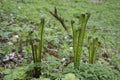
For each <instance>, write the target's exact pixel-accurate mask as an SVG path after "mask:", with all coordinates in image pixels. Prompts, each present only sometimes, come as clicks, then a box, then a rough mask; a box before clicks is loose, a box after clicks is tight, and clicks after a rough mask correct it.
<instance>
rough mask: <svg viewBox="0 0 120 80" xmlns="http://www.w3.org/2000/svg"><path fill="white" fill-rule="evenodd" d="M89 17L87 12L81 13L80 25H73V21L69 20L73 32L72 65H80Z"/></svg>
mask: <svg viewBox="0 0 120 80" xmlns="http://www.w3.org/2000/svg"><path fill="white" fill-rule="evenodd" d="M89 17H90V14H89V13H85V14H81V16H80V19H79V25H80V27H78V28H77V27H76V26H74V25H73V24H74V22H73V21H71V25H72V32H73V53H74V67H75V68H78V67H79V66H80V60H81V56H82V50H83V49H82V48H83V45H84V38H85V33H86V25H87V22H88V19H89Z"/></svg>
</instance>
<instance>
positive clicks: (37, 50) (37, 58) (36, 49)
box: [30, 18, 45, 77]
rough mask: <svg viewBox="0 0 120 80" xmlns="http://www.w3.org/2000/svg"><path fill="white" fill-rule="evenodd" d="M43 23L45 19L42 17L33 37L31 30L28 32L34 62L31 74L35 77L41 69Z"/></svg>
mask: <svg viewBox="0 0 120 80" xmlns="http://www.w3.org/2000/svg"><path fill="white" fill-rule="evenodd" d="M44 23H45V21H44V19H43V18H42V19H41V24H40V27H39V29H38V31H39V32H38V33H37V35H36V34H35V35H34V36H35V37H33V36H32V34H33V32H30V45H31V49H32V57H33V61H34V63H35V64H34V65H35V67H34V74H33V76H35V77H39V75H40V74H41V69H40V65H39V64H40V63H41V58H42V48H43V34H44ZM36 36H37V37H36ZM32 37H33V38H32Z"/></svg>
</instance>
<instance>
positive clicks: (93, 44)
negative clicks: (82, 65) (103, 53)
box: [89, 38, 98, 64]
mask: <svg viewBox="0 0 120 80" xmlns="http://www.w3.org/2000/svg"><path fill="white" fill-rule="evenodd" d="M97 49H98V38H92V39H91V41H89V63H91V64H94V63H95V61H96V54H97Z"/></svg>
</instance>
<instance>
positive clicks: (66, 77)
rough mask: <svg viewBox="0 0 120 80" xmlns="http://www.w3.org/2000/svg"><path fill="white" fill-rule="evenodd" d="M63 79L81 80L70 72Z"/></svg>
mask: <svg viewBox="0 0 120 80" xmlns="http://www.w3.org/2000/svg"><path fill="white" fill-rule="evenodd" d="M62 80H79V79H76V78H75V75H74V74H72V73H68V74H66V75H65V78H63V79H62Z"/></svg>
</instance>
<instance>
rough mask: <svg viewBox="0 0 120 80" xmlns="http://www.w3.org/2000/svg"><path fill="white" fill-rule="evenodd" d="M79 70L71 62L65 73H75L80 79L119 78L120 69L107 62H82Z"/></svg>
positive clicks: (107, 79)
mask: <svg viewBox="0 0 120 80" xmlns="http://www.w3.org/2000/svg"><path fill="white" fill-rule="evenodd" d="M79 67H80V68H79V70H76V69H74V64H73V63H71V64H69V65H68V66H67V67H66V68H65V69H64V70H63V71H64V72H63V73H73V74H74V75H75V77H76V78H78V79H79V80H119V78H120V74H119V71H117V70H114V69H112V68H110V66H108V65H106V64H100V63H95V64H86V63H83V62H81V65H80V66H79Z"/></svg>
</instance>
